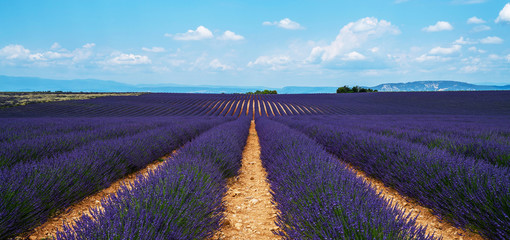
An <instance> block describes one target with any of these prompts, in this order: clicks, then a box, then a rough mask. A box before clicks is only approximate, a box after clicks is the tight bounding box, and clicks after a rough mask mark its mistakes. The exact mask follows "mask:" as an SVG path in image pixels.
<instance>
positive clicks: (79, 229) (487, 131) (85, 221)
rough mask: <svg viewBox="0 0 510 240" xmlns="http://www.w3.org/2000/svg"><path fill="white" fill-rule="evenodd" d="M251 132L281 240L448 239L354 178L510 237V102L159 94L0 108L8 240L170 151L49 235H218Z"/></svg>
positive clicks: (452, 219)
mask: <svg viewBox="0 0 510 240" xmlns="http://www.w3.org/2000/svg"><path fill="white" fill-rule="evenodd" d="M250 122H251V124H255V125H256V132H257V133H258V137H259V142H260V153H261V156H260V159H261V161H262V164H263V166H264V168H265V169H266V171H267V180H266V181H267V182H268V183H269V184H270V191H269V192H268V194H269V193H270V194H271V197H272V201H273V204H274V207H275V208H276V209H277V211H278V214H277V216H276V217H275V220H274V222H275V224H276V225H277V226H278V229H276V230H272V232H273V234H274V236H275V238H278V239H441V237H444V236H441V234H440V233H439V234H438V233H434V234H432V233H431V232H430V230H429V231H426V229H427V226H424V225H423V224H421V223H418V222H417V220H416V218H413V217H411V216H410V215H409V214H408V212H406V210H405V209H404V208H402V207H401V206H397V205H395V204H394V203H392V202H390V201H388V200H387V199H385V198H384V197H382V195H381V194H380V193H379V192H378V191H377V190H376V189H374V187H373V186H372V185H371V184H370V183H368V182H367V181H366V180H364V179H363V178H361V177H359V176H357V175H356V174H355V173H354V172H353V170H352V169H351V168H354V169H356V170H358V171H361V172H363V173H365V174H366V175H367V176H370V177H372V178H374V179H377V180H378V181H380V182H382V183H383V184H384V185H385V186H387V187H388V188H391V189H394V190H396V191H397V192H398V194H400V195H402V196H403V197H406V198H409V199H411V200H412V201H415V202H416V203H417V204H419V205H421V206H423V207H426V208H427V209H430V212H431V213H432V214H433V215H434V216H435V218H437V219H438V221H443V222H447V223H448V224H451V225H452V226H454V227H456V228H458V229H460V230H462V231H467V232H469V233H470V234H472V235H473V236H476V237H477V238H472V239H510V92H507V91H491V92H489V91H487V92H414V93H359V94H294V95H290V94H289V95H273V94H270V95H251V94H250V95H247V94H170V93H157V94H143V95H139V96H109V97H100V98H96V99H88V100H71V101H60V102H48V103H38V104H29V105H25V106H16V107H11V108H4V109H0V126H1V128H0V146H1V147H0V239H14V238H16V237H27V236H30V235H31V232H32V231H34V229H35V228H36V227H38V226H40V225H41V224H44V223H45V222H46V221H48V220H49V219H51V218H54V217H55V216H57V215H59V214H60V213H61V212H62V211H64V210H65V209H68V208H69V207H72V206H73V204H76V203H78V202H80V201H81V200H83V199H84V198H86V197H87V196H90V195H93V194H95V193H97V192H99V191H101V190H102V189H105V188H107V187H108V186H110V185H111V184H112V183H113V182H115V181H117V180H119V179H122V178H124V177H126V176H127V175H129V174H132V173H135V172H137V171H139V170H141V169H144V168H146V167H147V165H149V164H151V163H153V162H157V161H158V159H161V158H162V157H163V156H166V155H169V154H171V153H172V152H174V151H175V150H177V154H176V155H173V156H172V157H171V158H170V159H169V160H166V161H165V162H164V163H163V164H162V165H161V167H160V168H158V169H157V170H154V171H150V172H149V174H148V175H144V176H138V177H137V178H136V181H135V182H134V183H133V184H131V185H129V186H127V185H126V186H123V187H122V188H121V189H120V190H119V191H118V192H117V193H116V194H114V195H112V196H110V197H108V198H105V199H104V200H102V201H101V205H102V207H101V208H94V209H92V210H91V212H92V214H91V215H83V216H82V217H80V218H79V219H76V220H74V221H70V222H66V223H65V224H62V225H63V226H62V228H61V229H60V230H59V231H58V232H56V234H54V235H52V237H53V238H55V239H211V238H213V236H215V235H214V234H215V233H216V232H217V231H219V229H220V228H222V227H224V225H225V224H224V223H223V222H224V221H225V214H224V211H225V204H226V203H225V201H224V200H222V199H223V197H224V196H225V194H226V192H227V190H228V187H229V186H230V185H229V182H230V181H231V179H235V178H236V176H238V174H239V172H240V168H241V166H242V164H241V159H242V158H243V148H244V147H245V144H246V141H247V137H248V136H249V134H248V131H249V127H250ZM458 237H459V238H458V239H461V237H463V236H460V235H459V236H458ZM444 239H449V238H447V237H444ZM463 239H471V238H463Z"/></svg>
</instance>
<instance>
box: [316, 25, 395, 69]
mask: <svg viewBox="0 0 510 240" xmlns="http://www.w3.org/2000/svg"><path fill="white" fill-rule="evenodd" d="M399 33H400V30H399V29H398V28H397V27H396V26H393V25H391V23H390V22H388V21H386V20H378V19H377V18H374V17H366V18H362V19H360V20H358V21H356V22H350V23H348V24H347V25H345V26H344V27H342V29H341V30H340V33H339V34H338V35H337V36H336V39H335V40H334V41H333V42H331V44H330V45H327V46H317V47H314V48H313V49H312V51H311V53H310V56H309V57H308V61H310V62H320V61H331V60H334V59H335V58H337V57H339V56H343V55H344V54H346V53H348V52H350V51H352V50H354V49H356V48H359V47H360V46H361V45H362V44H363V43H365V42H366V41H368V40H371V39H375V38H378V37H381V36H383V35H385V34H399Z"/></svg>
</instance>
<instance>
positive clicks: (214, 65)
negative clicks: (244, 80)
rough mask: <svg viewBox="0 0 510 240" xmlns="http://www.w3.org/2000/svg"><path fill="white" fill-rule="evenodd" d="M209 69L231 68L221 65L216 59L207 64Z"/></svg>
mask: <svg viewBox="0 0 510 240" xmlns="http://www.w3.org/2000/svg"><path fill="white" fill-rule="evenodd" d="M209 67H211V68H212V69H216V70H223V71H224V70H230V69H232V67H231V66H229V65H226V64H223V63H221V62H220V60H218V59H217V58H215V59H213V60H212V61H211V62H209Z"/></svg>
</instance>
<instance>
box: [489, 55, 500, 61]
mask: <svg viewBox="0 0 510 240" xmlns="http://www.w3.org/2000/svg"><path fill="white" fill-rule="evenodd" d="M501 58H502V57H500V56H499V55H497V54H490V55H489V59H490V60H499V59H501Z"/></svg>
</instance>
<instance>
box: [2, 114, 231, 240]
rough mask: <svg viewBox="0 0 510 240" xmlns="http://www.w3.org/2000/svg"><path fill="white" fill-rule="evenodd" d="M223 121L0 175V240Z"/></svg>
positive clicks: (90, 148) (94, 147) (88, 149)
mask: <svg viewBox="0 0 510 240" xmlns="http://www.w3.org/2000/svg"><path fill="white" fill-rule="evenodd" d="M227 120H229V119H225V118H216V119H196V120H189V121H187V122H186V123H182V124H180V125H175V126H173V125H170V126H164V127H160V128H156V129H154V130H151V131H146V132H141V133H138V134H136V135H133V136H129V137H123V138H118V139H109V140H104V141H96V142H94V143H93V144H89V145H87V146H85V147H81V148H77V149H75V150H73V151H70V152H66V153H64V154H61V155H58V156H57V157H55V158H48V159H45V160H41V161H37V162H28V163H20V164H16V165H14V166H13V167H12V168H10V169H2V170H0V239H4V238H6V237H12V236H15V235H17V234H20V233H22V232H24V231H26V230H29V229H30V228H32V227H34V226H36V225H38V224H40V223H42V222H44V221H46V220H47V219H48V218H49V217H51V216H52V215H53V214H54V213H55V212H57V211H58V210H59V209H63V208H66V207H68V206H70V205H71V204H72V203H74V202H76V201H78V200H81V199H83V198H84V197H86V196H87V195H90V194H92V193H94V192H96V191H98V190H100V189H103V188H105V187H107V186H109V185H110V184H111V183H112V182H113V181H115V180H117V179H118V178H120V177H122V176H124V175H126V174H127V173H130V172H133V171H136V170H138V169H140V168H142V167H144V166H145V165H147V164H148V163H150V162H152V161H154V160H156V159H157V158H159V157H161V156H163V155H165V154H167V153H170V152H172V151H173V150H174V149H176V148H177V147H179V146H181V145H182V144H184V143H185V142H187V141H189V140H191V139H192V138H194V137H196V136H197V135H198V134H200V133H201V132H203V131H206V130H207V129H210V128H211V127H213V126H216V125H218V124H220V123H222V122H225V121H227Z"/></svg>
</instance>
